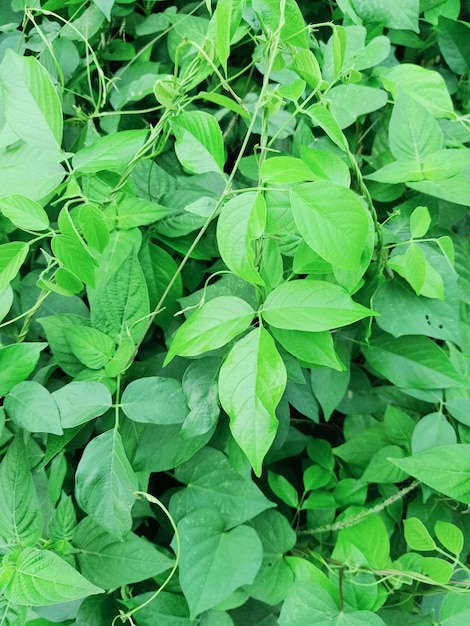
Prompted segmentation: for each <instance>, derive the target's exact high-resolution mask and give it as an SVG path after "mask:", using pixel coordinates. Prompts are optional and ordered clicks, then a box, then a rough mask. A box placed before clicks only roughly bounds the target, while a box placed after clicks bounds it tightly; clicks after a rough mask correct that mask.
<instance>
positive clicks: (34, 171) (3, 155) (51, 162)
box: [0, 144, 65, 200]
mask: <svg viewBox="0 0 470 626" xmlns="http://www.w3.org/2000/svg"><path fill="white" fill-rule="evenodd" d="M0 172H1V178H0V197H2V198H3V197H5V196H12V195H17V194H21V195H23V196H25V197H27V198H30V199H31V200H41V199H43V198H46V197H47V196H49V195H50V194H51V193H52V192H53V191H54V190H55V189H56V187H57V186H58V185H60V183H61V182H62V180H63V178H64V175H65V171H64V168H63V167H62V165H61V164H60V156H59V155H58V154H57V151H56V150H51V149H49V150H46V149H45V148H41V147H36V146H34V145H33V146H31V145H29V144H21V145H18V146H15V147H13V148H9V149H8V150H5V149H3V150H2V149H0ZM25 180H27V181H28V186H27V189H25V184H24V181H25Z"/></svg>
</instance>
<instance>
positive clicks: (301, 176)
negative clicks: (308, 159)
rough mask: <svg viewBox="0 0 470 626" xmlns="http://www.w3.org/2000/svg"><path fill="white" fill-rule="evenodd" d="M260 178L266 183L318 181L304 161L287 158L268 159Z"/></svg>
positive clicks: (261, 170)
mask: <svg viewBox="0 0 470 626" xmlns="http://www.w3.org/2000/svg"><path fill="white" fill-rule="evenodd" d="M260 176H261V179H262V180H263V181H264V182H265V183H298V182H301V181H303V180H317V179H318V177H317V176H315V174H314V173H313V172H312V170H311V169H310V168H309V166H308V165H307V164H306V163H305V162H304V161H302V159H296V158H294V157H287V156H279V157H272V158H270V159H266V160H265V161H264V162H263V164H262V165H261V169H260Z"/></svg>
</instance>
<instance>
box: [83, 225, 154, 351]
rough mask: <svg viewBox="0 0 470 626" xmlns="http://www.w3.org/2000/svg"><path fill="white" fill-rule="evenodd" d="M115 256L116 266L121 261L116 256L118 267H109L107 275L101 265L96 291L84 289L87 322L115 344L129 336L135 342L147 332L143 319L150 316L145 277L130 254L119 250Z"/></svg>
mask: <svg viewBox="0 0 470 626" xmlns="http://www.w3.org/2000/svg"><path fill="white" fill-rule="evenodd" d="M130 232H132V231H130ZM116 243H117V242H116V241H115V242H114V244H116ZM121 245H122V244H121ZM108 248H109V246H108ZM108 248H107V250H108ZM110 254H111V250H110ZM116 255H119V258H118V257H116V264H117V263H119V260H121V258H120V255H123V256H124V258H123V259H122V260H121V263H120V264H119V265H117V267H111V268H110V272H109V273H107V272H106V269H107V268H106V266H105V265H104V264H103V263H101V264H100V270H101V271H100V276H99V277H97V282H96V289H93V288H90V287H88V289H87V293H88V298H89V301H90V308H91V320H92V323H93V326H94V327H95V328H97V329H98V330H100V331H101V332H103V333H105V334H106V335H108V336H109V337H111V339H112V340H113V341H115V342H116V343H117V344H121V343H122V342H123V341H124V340H125V339H127V338H128V337H129V336H130V337H132V339H133V340H134V341H136V342H137V341H140V339H141V336H142V333H143V332H144V330H145V329H146V328H147V319H146V316H148V315H149V313H150V306H149V296H148V290H147V285H146V283H145V276H144V273H143V271H142V268H141V266H140V263H139V259H138V257H137V254H136V253H135V252H134V251H133V250H129V251H127V250H121V251H119V252H117V253H116Z"/></svg>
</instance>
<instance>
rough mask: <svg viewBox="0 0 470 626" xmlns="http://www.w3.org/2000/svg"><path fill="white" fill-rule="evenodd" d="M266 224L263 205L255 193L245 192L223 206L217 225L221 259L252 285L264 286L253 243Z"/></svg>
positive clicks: (262, 201) (261, 199) (262, 200)
mask: <svg viewBox="0 0 470 626" xmlns="http://www.w3.org/2000/svg"><path fill="white" fill-rule="evenodd" d="M265 224H266V203H265V201H264V199H263V198H262V196H259V195H258V194H257V193H256V192H251V191H250V192H247V193H243V194H240V195H239V196H236V197H235V198H232V199H231V200H229V201H228V202H226V203H225V204H224V206H223V207H222V210H221V212H220V215H219V220H218V223H217V243H218V245H219V250H220V256H221V257H222V260H223V261H224V263H225V264H226V265H227V267H228V268H229V269H230V270H232V272H233V273H234V274H236V275H237V276H240V278H243V279H244V280H246V281H248V282H249V283H252V284H253V285H263V284H264V282H263V279H262V278H261V276H260V274H259V272H258V269H257V266H256V255H255V250H254V244H255V242H256V240H257V239H259V238H260V237H261V236H262V235H263V233H264V228H265Z"/></svg>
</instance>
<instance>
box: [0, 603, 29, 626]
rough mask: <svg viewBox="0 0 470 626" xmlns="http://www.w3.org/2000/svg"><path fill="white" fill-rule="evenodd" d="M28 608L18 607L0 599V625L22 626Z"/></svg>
mask: <svg viewBox="0 0 470 626" xmlns="http://www.w3.org/2000/svg"><path fill="white" fill-rule="evenodd" d="M28 611H29V608H28V607H27V606H19V605H18V604H15V603H14V602H10V601H9V600H7V599H6V598H0V624H2V626H23V624H25V623H26V614H27V613H28Z"/></svg>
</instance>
